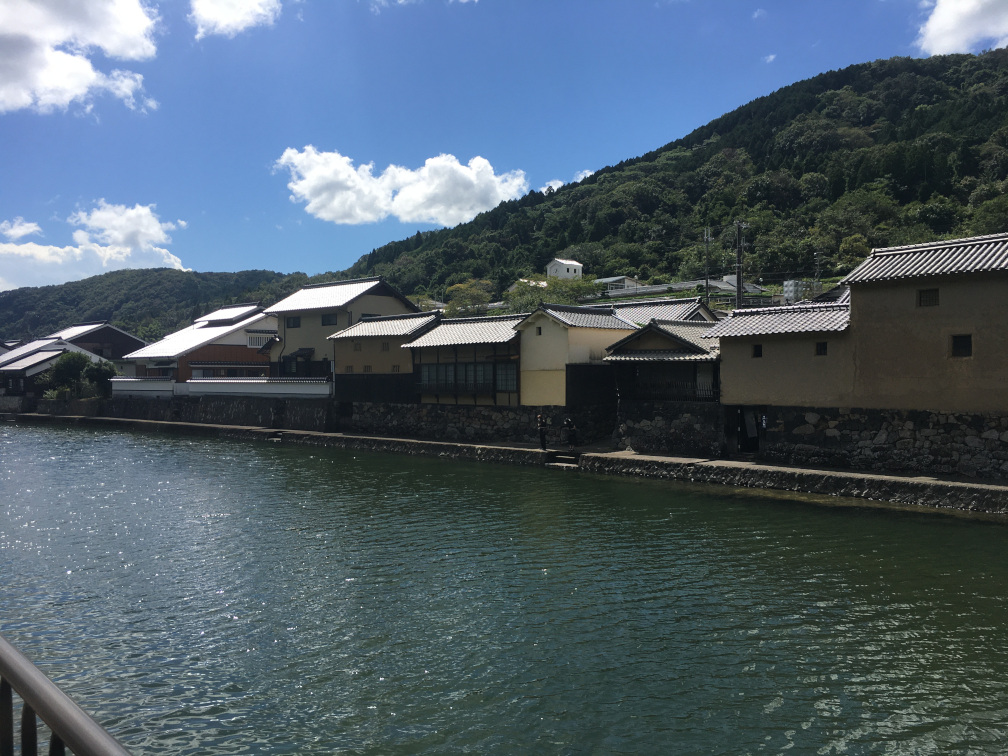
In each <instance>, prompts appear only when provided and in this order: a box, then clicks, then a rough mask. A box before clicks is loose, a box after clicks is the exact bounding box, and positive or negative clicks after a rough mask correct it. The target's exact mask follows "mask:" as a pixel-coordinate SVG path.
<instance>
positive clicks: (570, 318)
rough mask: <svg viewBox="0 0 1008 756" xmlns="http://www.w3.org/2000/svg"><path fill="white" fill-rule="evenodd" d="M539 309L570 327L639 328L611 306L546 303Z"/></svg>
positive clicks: (624, 329)
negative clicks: (603, 307) (604, 307)
mask: <svg viewBox="0 0 1008 756" xmlns="http://www.w3.org/2000/svg"><path fill="white" fill-rule="evenodd" d="M539 310H540V311H542V312H545V313H546V314H547V315H549V316H550V317H552V318H555V319H556V320H559V321H560V322H561V323H563V324H564V325H566V326H568V327H569V328H608V329H614V330H621V331H634V330H636V329H637V324H636V323H631V322H630V321H629V320H624V319H623V318H621V317H620V316H619V315H617V314H616V312H615V310H613V309H612V308H611V307H610V308H607V309H602V308H601V307H568V306H565V305H550V304H544V305H543V306H542V307H540V308H539ZM533 314H535V313H533Z"/></svg>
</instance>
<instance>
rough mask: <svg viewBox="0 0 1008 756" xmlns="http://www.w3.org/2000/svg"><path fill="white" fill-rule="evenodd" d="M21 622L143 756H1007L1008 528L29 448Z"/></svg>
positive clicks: (390, 459)
mask: <svg viewBox="0 0 1008 756" xmlns="http://www.w3.org/2000/svg"><path fill="white" fill-rule="evenodd" d="M0 460H2V464H0V501H2V503H0V574H3V575H4V576H5V578H4V581H3V584H2V586H3V587H2V592H0V632H3V634H4V635H5V637H7V638H8V639H9V640H11V642H13V643H15V645H17V646H18V647H20V648H21V649H22V650H23V651H24V652H25V653H27V654H28V655H29V656H30V657H32V658H33V659H35V660H36V661H37V663H38V664H39V666H40V667H42V668H43V670H44V671H46V672H47V674H49V675H50V676H52V677H53V678H54V679H56V680H57V681H58V682H59V683H60V685H61V686H63V687H64V688H65V689H66V690H67V692H68V693H69V694H70V695H71V696H73V697H74V698H75V699H76V700H78V701H79V702H81V704H82V705H84V706H85V708H87V709H88V710H90V711H92V712H94V713H95V715H96V717H97V718H98V719H99V720H100V721H102V722H104V723H105V724H107V725H108V726H109V727H110V728H111V729H112V731H113V732H114V733H115V734H116V736H117V737H119V738H120V739H121V740H123V742H124V743H126V744H127V746H129V747H130V748H131V749H133V750H134V751H135V752H137V753H143V752H151V753H155V752H164V751H170V752H173V753H182V754H189V753H192V754H195V753H234V754H241V753H264V752H269V753H305V752H317V753H330V752H341V753H383V754H385V753H392V754H396V753H404V754H405V753H419V752H433V753H462V752H478V753H514V752H542V753H557V752H560V753H589V752H599V753H620V752H627V753H629V752H635V753H636V752H645V753H646V752H651V753H659V752H661V753H664V752H666V751H669V750H673V751H682V752H703V753H732V754H734V753H757V752H771V753H775V752H779V751H783V750H788V749H793V750H795V751H797V752H802V753H810V752H817V753H863V752H866V751H878V750H882V751H886V752H893V753H945V752H950V751H958V752H981V753H982V752H988V753H1000V752H1003V751H1004V750H1005V748H1006V742H1005V741H1006V739H1008V674H1006V673H1008V651H1006V650H1005V646H1004V643H1003V642H1002V639H1003V637H1004V635H1005V632H1006V630H1008V608H1006V601H1008V590H1006V589H1008V563H1006V560H1004V558H1003V554H1004V553H1005V547H1006V545H1008V543H1006V541H1008V538H1006V535H1008V529H1005V528H1002V527H999V526H992V525H985V524H977V523H970V522H959V521H950V520H947V519H943V518H936V517H926V516H921V515H910V514H901V513H893V512H874V511H868V510H839V509H826V508H820V507H814V506H809V505H801V504H796V503H793V502H774V501H772V500H767V499H762V498H761V499H747V498H745V497H744V496H741V495H732V496H727V495H724V493H723V492H718V491H701V490H699V489H688V488H684V487H680V486H674V485H667V484H661V483H654V482H647V481H626V480H610V479H604V478H597V477H592V476H585V475H552V474H549V473H548V472H545V471H542V470H535V469H523V468H509V467H495V466H492V465H470V464H463V463H457V462H448V461H443V460H424V459H410V458H405V457H394V456H375V455H368V454H362V453H353V452H349V453H348V452H339V451H335V450H334V451H329V450H318V449H313V450H304V449H292V448H287V447H283V446H277V445H268V446H254V445H243V444H235V443H226V442H220V441H214V440H207V439H183V438H171V437H160V436H143V435H136V436H131V435H126V434H119V433H88V432H82V431H79V430H72V429H68V430H59V429H33V428H22V427H15V426H10V425H8V426H6V427H4V428H2V429H0Z"/></svg>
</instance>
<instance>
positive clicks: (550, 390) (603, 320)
mask: <svg viewBox="0 0 1008 756" xmlns="http://www.w3.org/2000/svg"><path fill="white" fill-rule="evenodd" d="M515 330H517V331H519V332H520V333H521V334H522V338H521V386H522V395H521V401H522V404H524V405H526V406H547V405H551V406H560V407H568V406H577V405H587V404H598V403H614V402H615V397H616V394H615V384H614V382H613V371H612V366H611V365H610V364H607V363H605V362H604V359H605V356H606V347H608V346H609V345H610V344H612V343H613V342H615V341H619V340H620V339H622V338H623V337H625V336H628V335H629V334H631V333H633V332H634V331H636V330H637V326H636V325H635V324H634V323H632V322H630V321H628V320H625V319H624V318H622V317H620V316H619V315H617V314H616V312H615V311H614V310H613V309H612V308H608V309H603V308H599V307H570V306H564V305H542V306H541V307H539V309H537V310H536V311H535V312H533V313H532V314H531V315H528V316H527V317H525V318H523V319H522V320H521V321H520V322H519V323H517V325H515Z"/></svg>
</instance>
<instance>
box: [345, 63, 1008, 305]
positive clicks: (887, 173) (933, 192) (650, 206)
mask: <svg viewBox="0 0 1008 756" xmlns="http://www.w3.org/2000/svg"><path fill="white" fill-rule="evenodd" d="M599 106H600V107H603V106H604V104H601V103H600V104H599ZM1006 179H1008V51H1006V50H996V51H993V52H988V53H985V54H983V55H979V56H972V55H953V56H942V57H934V58H928V59H924V60H918V59H911V58H897V59H891V60H883V61H877V62H874V63H868V64H863V65H855V66H851V67H849V68H846V69H844V70H841V71H833V72H830V73H826V74H822V75H820V76H817V77H815V78H813V79H810V80H807V81H803V82H799V83H797V84H794V85H792V86H789V87H786V88H784V89H782V90H780V91H778V92H775V93H774V94H772V95H769V96H767V97H763V98H760V99H758V100H755V101H753V102H751V103H749V104H748V105H745V106H744V107H741V108H739V109H738V110H735V111H734V112H732V113H729V114H727V115H725V116H723V117H721V118H718V119H717V120H715V121H713V122H711V123H710V124H708V125H706V126H704V127H702V128H700V129H697V130H696V131H695V132H693V133H692V134H689V135H688V136H686V137H684V138H682V139H679V140H677V141H675V142H672V143H671V144H668V145H666V146H665V147H662V148H661V149H658V150H656V151H654V152H651V153H649V154H647V155H644V156H642V157H639V158H635V159H632V160H627V161H625V162H623V163H620V164H619V165H616V166H613V167H610V168H605V169H603V170H600V171H598V172H597V173H595V174H594V175H592V176H590V177H589V178H587V179H585V180H583V181H581V182H580V183H579V184H573V185H566V186H564V187H562V188H560V189H559V190H557V191H556V192H547V193H546V194H542V193H540V192H536V191H532V192H530V193H529V194H528V195H526V196H525V197H523V198H521V199H519V200H515V201H511V202H506V203H504V204H502V205H500V206H498V207H497V208H495V209H493V210H491V211H489V212H486V213H483V214H481V215H479V216H478V217H477V218H476V219H474V220H473V221H472V222H470V223H466V224H463V225H460V226H457V227H456V228H453V229H445V230H440V231H434V232H429V233H421V234H417V235H416V236H414V237H412V238H410V239H406V240H404V241H399V242H394V243H391V244H387V245H385V246H383V247H381V248H379V249H376V250H374V251H373V252H371V253H370V254H368V255H365V256H364V257H362V258H361V259H360V260H359V261H358V262H357V263H356V264H355V265H354V266H353V267H352V268H351V270H350V272H351V273H352V274H354V275H371V274H381V275H384V276H386V277H387V278H388V279H389V280H390V281H392V282H393V283H395V284H396V285H397V286H399V287H400V288H401V289H402V290H403V291H405V292H407V293H411V292H429V293H430V294H431V295H433V296H435V297H440V296H441V295H442V294H443V292H444V290H445V288H447V287H448V286H450V285H452V284H456V283H460V282H463V281H466V280H468V279H488V280H489V281H491V282H492V285H493V287H494V288H495V290H496V293H497V294H499V293H500V292H501V291H502V290H503V289H504V288H505V287H507V286H508V285H509V284H511V283H512V282H513V281H514V280H515V279H517V278H518V277H520V276H524V275H527V274H530V273H541V272H542V271H543V269H544V267H545V265H546V263H547V262H548V261H549V260H550V259H552V258H553V257H569V258H575V259H577V260H579V261H580V262H582V263H584V265H585V269H586V273H588V274H590V275H593V276H596V277H604V276H612V275H619V274H629V275H633V276H636V277H638V278H642V279H645V280H651V281H654V282H662V281H668V280H672V279H689V278H695V277H697V276H702V275H703V244H702V239H703V231H704V228H705V227H706V226H709V227H711V228H712V232H713V235H714V241H713V243H712V245H711V250H712V258H713V260H712V263H713V266H714V272H717V273H721V272H726V273H727V272H733V268H732V266H733V264H734V243H735V233H736V231H735V225H734V224H735V222H736V221H742V222H745V223H748V224H749V228H748V229H747V230H746V232H745V238H746V242H747V247H746V254H745V266H746V275H747V277H751V278H753V279H756V278H760V277H762V278H763V279H764V280H765V281H768V282H769V281H777V280H783V279H784V278H787V277H791V276H810V275H813V274H814V273H815V271H816V267H817V265H818V266H819V268H820V271H821V274H822V275H823V276H827V275H836V274H839V273H844V272H846V271H848V270H849V269H850V268H851V267H852V266H854V265H855V264H856V263H857V262H859V261H860V260H861V259H862V258H863V257H864V256H865V255H866V254H867V253H868V252H869V250H870V248H872V247H879V246H889V245H896V244H903V243H912V242H921V241H929V240H934V239H939V238H951V237H953V236H960V235H961V236H966V235H973V234H984V233H993V232H997V231H1005V230H1008V194H1006V189H1008V186H1006Z"/></svg>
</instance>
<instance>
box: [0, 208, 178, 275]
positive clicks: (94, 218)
mask: <svg viewBox="0 0 1008 756" xmlns="http://www.w3.org/2000/svg"><path fill="white" fill-rule="evenodd" d="M67 222H68V223H70V224H72V225H74V226H77V227H78V228H77V230H75V231H74V232H73V240H74V244H72V245H68V246H63V247H60V246H55V245H48V244H38V243H36V242H17V241H14V242H0V269H2V270H3V271H4V273H3V278H2V279H0V290H2V289H11V288H16V287H20V286H41V285H45V284H53V283H62V282H64V281H71V280H76V279H80V278H86V277H88V276H93V275H97V274H99V273H105V272H108V271H110V270H120V269H122V268H176V269H178V270H185V268H184V267H183V266H182V261H181V260H180V259H179V258H178V257H176V256H175V255H173V254H172V253H171V252H169V251H168V250H167V249H165V248H164V247H163V246H161V245H165V244H170V243H171V237H170V236H169V235H168V232H169V231H173V230H174V229H176V228H185V225H186V224H185V222H184V221H176V222H175V223H170V222H162V221H161V220H160V219H159V218H158V216H157V214H156V213H155V212H154V206H153V205H134V206H133V207H126V206H125V205H110V204H109V203H107V202H106V201H105V200H99V201H98V204H97V206H96V207H94V208H93V209H92V210H91V211H90V212H84V211H78V212H76V213H74V214H73V215H71V216H70V217H69V218H68V219H67ZM0 231H2V232H3V233H4V234H5V235H6V236H7V237H8V238H12V239H15V240H16V239H19V238H21V237H22V236H25V235H27V234H31V233H41V229H40V228H39V226H38V224H36V223H27V222H25V221H24V219H22V218H15V219H14V221H13V222H11V221H4V222H3V223H0ZM12 231H14V232H17V234H18V235H13V234H11V233H10V232H12Z"/></svg>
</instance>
